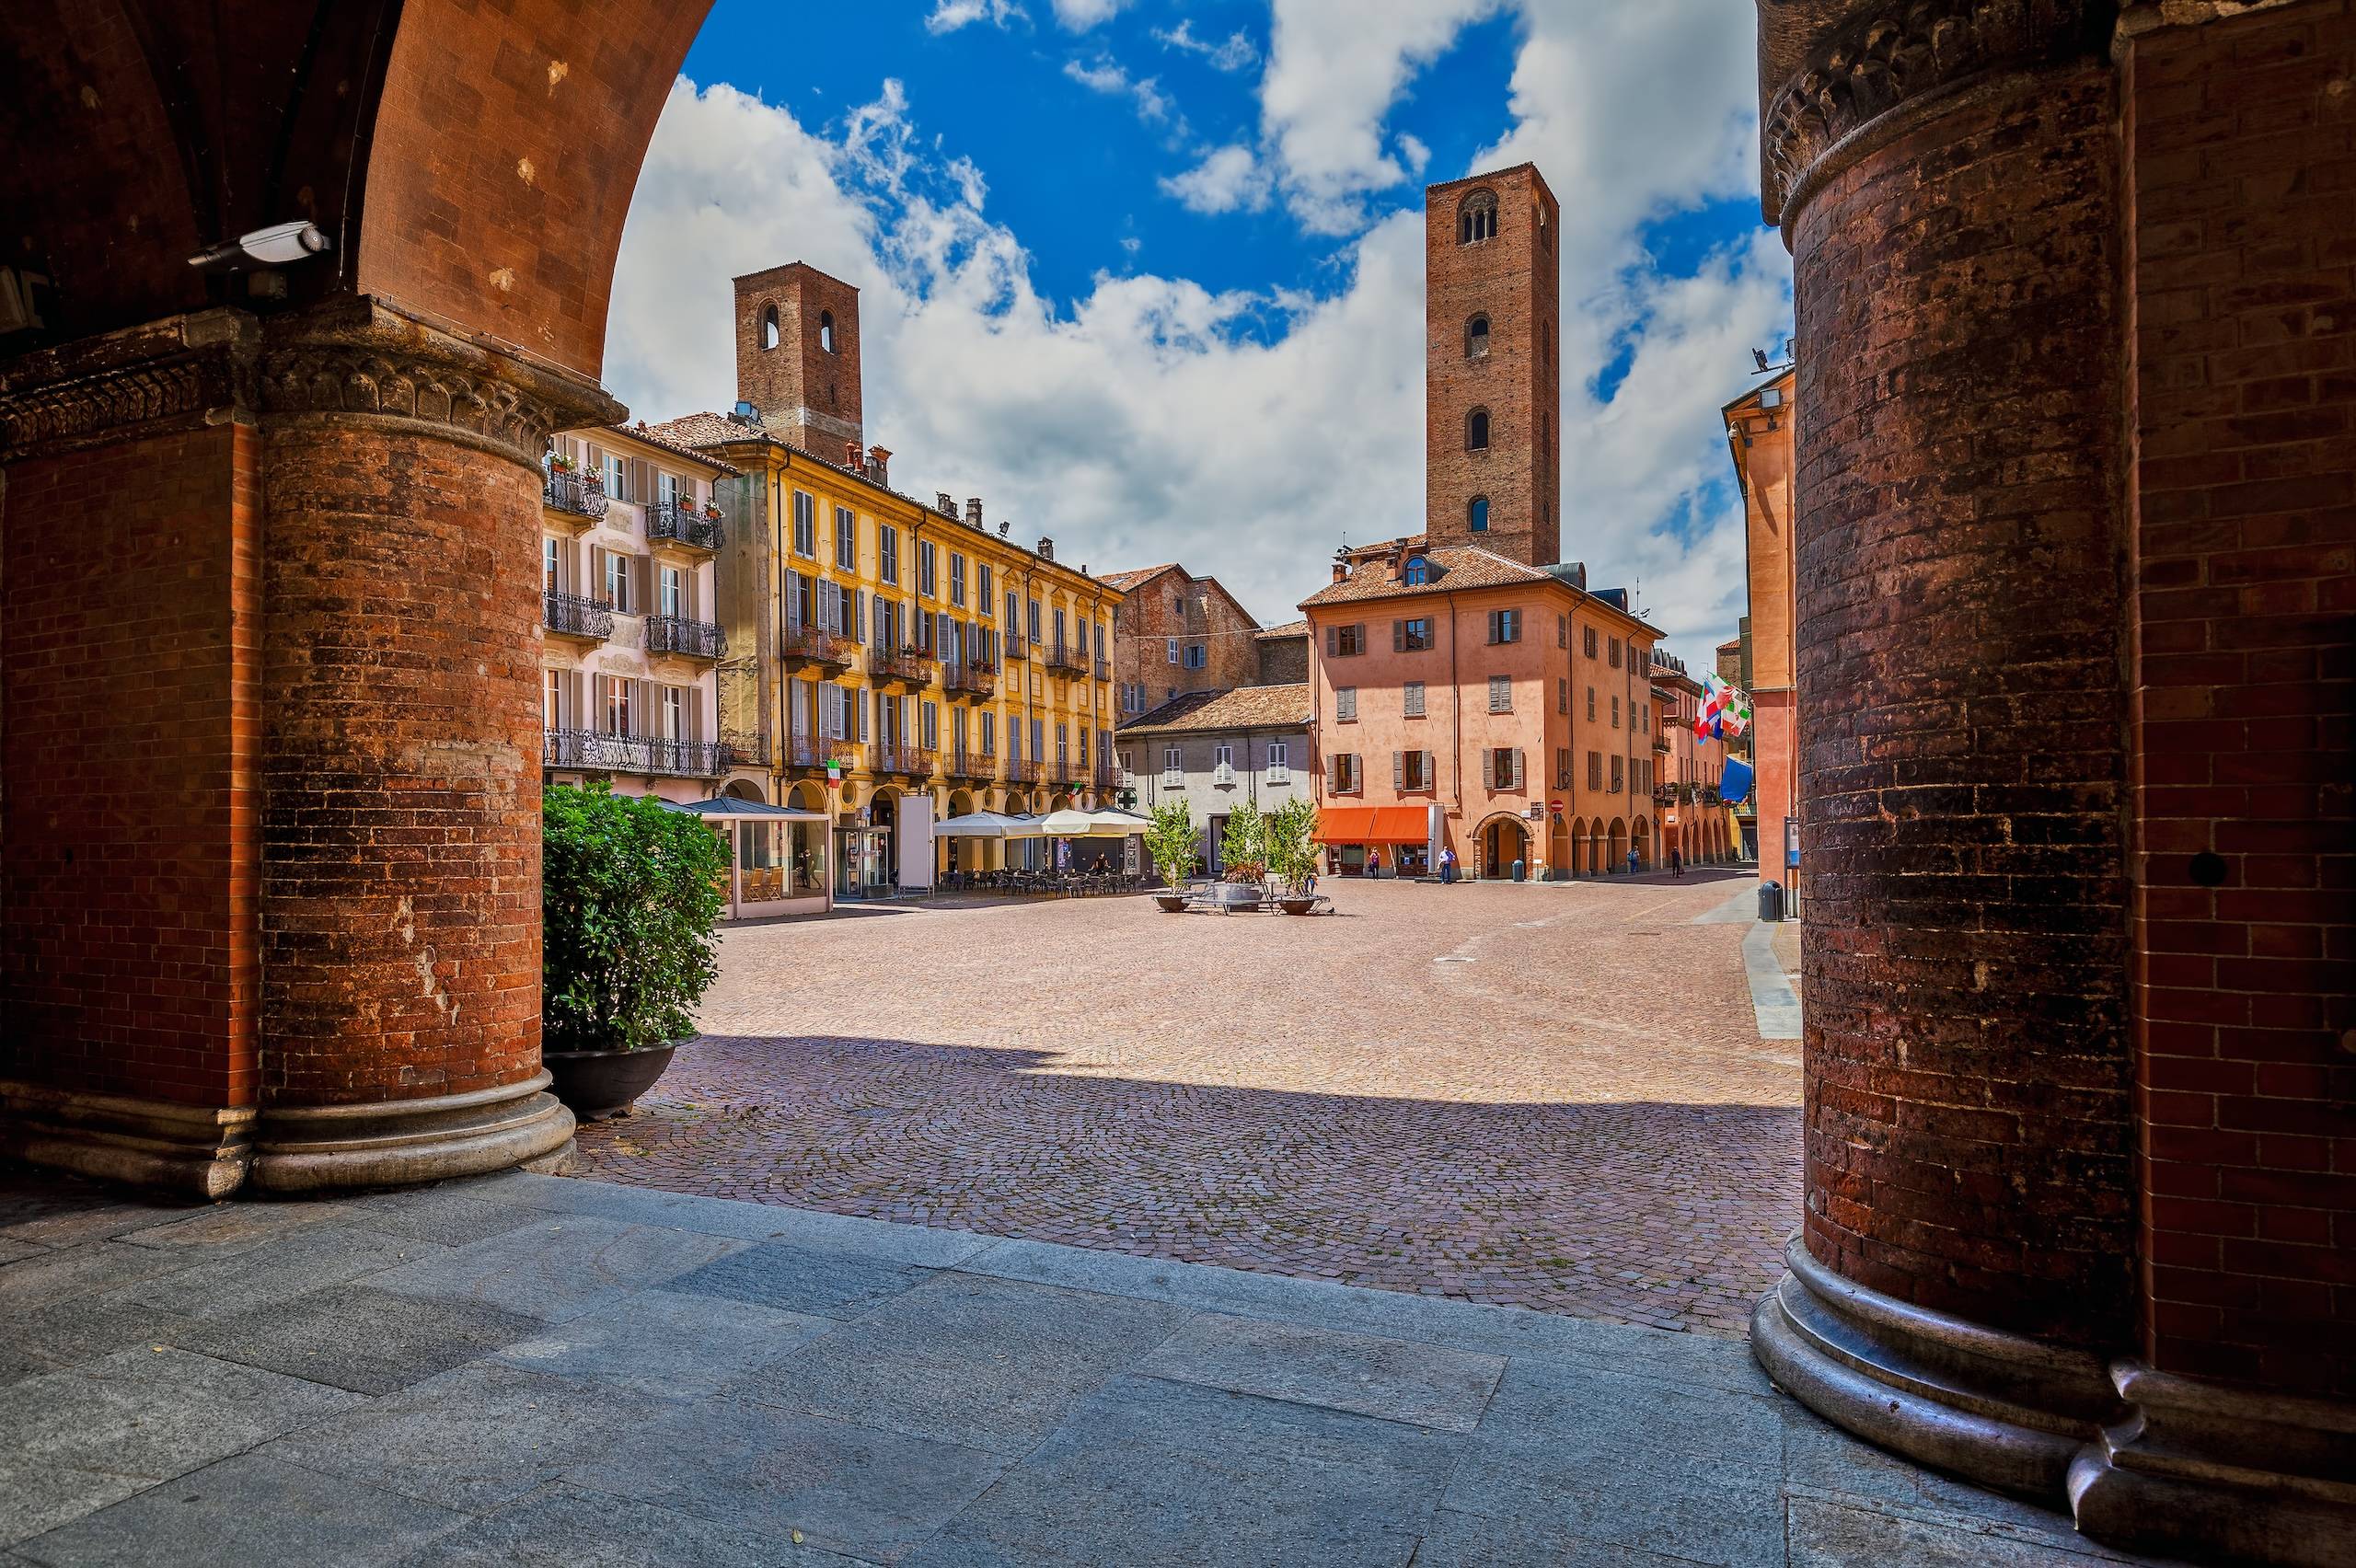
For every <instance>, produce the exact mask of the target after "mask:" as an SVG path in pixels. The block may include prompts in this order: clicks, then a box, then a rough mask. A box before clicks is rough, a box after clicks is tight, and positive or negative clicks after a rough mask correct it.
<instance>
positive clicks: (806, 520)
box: [793, 490, 818, 559]
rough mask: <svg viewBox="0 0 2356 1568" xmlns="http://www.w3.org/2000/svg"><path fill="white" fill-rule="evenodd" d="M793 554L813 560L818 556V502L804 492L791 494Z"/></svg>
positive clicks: (796, 491)
mask: <svg viewBox="0 0 2356 1568" xmlns="http://www.w3.org/2000/svg"><path fill="white" fill-rule="evenodd" d="M793 553H794V554H795V555H798V556H809V557H811V558H812V559H816V557H817V554H818V502H817V498H816V497H814V496H813V495H811V494H810V493H809V492H808V491H806V490H795V491H794V492H793Z"/></svg>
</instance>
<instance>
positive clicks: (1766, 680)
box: [1726, 369, 1800, 898]
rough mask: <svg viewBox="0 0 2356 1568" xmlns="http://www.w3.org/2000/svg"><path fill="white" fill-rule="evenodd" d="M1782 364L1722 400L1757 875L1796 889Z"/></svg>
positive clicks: (1787, 388)
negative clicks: (1740, 553)
mask: <svg viewBox="0 0 2356 1568" xmlns="http://www.w3.org/2000/svg"><path fill="white" fill-rule="evenodd" d="M1798 375H1799V373H1798V371H1797V370H1796V369H1786V370H1785V371H1784V373H1783V374H1782V375H1778V376H1776V377H1775V378H1774V379H1773V380H1772V381H1767V382H1763V383H1761V385H1759V386H1754V387H1752V388H1751V389H1750V391H1749V392H1746V393H1744V394H1743V395H1742V396H1741V397H1739V398H1736V399H1735V400H1734V401H1733V402H1731V403H1728V404H1727V406H1726V421H1727V448H1728V450H1729V451H1731V452H1732V453H1733V455H1734V469H1735V474H1736V476H1737V477H1738V478H1739V479H1740V481H1741V483H1742V502H1743V518H1744V535H1745V538H1746V541H1747V543H1746V546H1745V551H1744V554H1745V557H1746V559H1747V560H1748V562H1749V570H1750V619H1749V631H1748V636H1747V640H1748V642H1749V644H1750V678H1751V682H1752V684H1751V685H1750V686H1749V687H1748V688H1747V689H1748V690H1749V691H1750V716H1751V725H1750V755H1751V759H1752V762H1753V763H1754V765H1755V766H1756V767H1758V769H1759V778H1758V782H1757V784H1756V785H1755V786H1754V789H1755V790H1756V793H1757V797H1758V801H1759V817H1758V821H1759V874H1760V875H1761V877H1763V878H1766V879H1768V880H1770V881H1774V882H1782V883H1783V884H1784V890H1785V896H1786V897H1787V898H1796V897H1797V896H1798V894H1799V889H1800V840H1799V768H1798V761H1799V706H1798V696H1799V694H1798V690H1797V688H1796V686H1795V684H1794V680H1793V663H1792V632H1793V625H1794V608H1793V605H1794V600H1793V596H1792V517H1793V507H1792V502H1793V453H1792V422H1793V408H1792V393H1793V389H1794V387H1795V386H1796V384H1797V381H1798Z"/></svg>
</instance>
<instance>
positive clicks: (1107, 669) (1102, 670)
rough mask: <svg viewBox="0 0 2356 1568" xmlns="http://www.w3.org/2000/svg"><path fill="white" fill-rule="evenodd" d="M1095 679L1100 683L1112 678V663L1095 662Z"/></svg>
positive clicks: (1108, 661) (1107, 661)
mask: <svg viewBox="0 0 2356 1568" xmlns="http://www.w3.org/2000/svg"><path fill="white" fill-rule="evenodd" d="M1096 678H1097V679H1098V680H1100V681H1109V680H1111V679H1112V678H1113V662H1112V661H1111V660H1109V659H1099V660H1097V661H1096Z"/></svg>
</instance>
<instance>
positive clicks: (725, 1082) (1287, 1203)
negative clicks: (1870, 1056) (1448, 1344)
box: [581, 874, 1801, 1335]
mask: <svg viewBox="0 0 2356 1568" xmlns="http://www.w3.org/2000/svg"><path fill="white" fill-rule="evenodd" d="M1754 885H1755V884H1754V883H1753V882H1751V880H1750V879H1749V878H1748V877H1743V878H1732V877H1707V876H1703V875H1700V874H1696V875H1694V876H1691V877H1688V878H1687V879H1686V880H1685V881H1683V882H1673V881H1670V880H1669V879H1666V878H1662V879H1657V880H1656V879H1642V880H1638V881H1634V882H1629V881H1622V882H1605V883H1573V884H1553V885H1545V886H1535V885H1525V886H1511V885H1502V884H1484V885H1470V884H1468V885H1461V886H1458V887H1454V888H1440V887H1437V886H1427V885H1422V884H1415V883H1399V882H1382V883H1372V884H1369V883H1366V882H1330V883H1328V884H1326V885H1325V891H1326V892H1328V893H1330V894H1332V895H1333V897H1334V903H1335V905H1336V906H1337V909H1338V913H1337V915H1336V916H1335V917H1331V918H1318V919H1289V918H1284V917H1276V916H1232V917H1219V916H1212V915H1187V916H1171V915H1163V914H1161V912H1159V911H1158V910H1157V909H1156V908H1155V907H1154V905H1153V904H1152V902H1151V901H1150V900H1149V899H1145V898H1120V899H1084V900H1053V901H1045V902H1028V903H991V904H981V903H970V902H968V903H956V902H951V901H942V902H939V903H926V904H907V905H889V906H877V907H868V908H863V909H862V908H856V907H854V908H851V909H849V910H846V911H843V912H840V913H838V914H837V915H836V916H835V917H830V918H827V919H824V920H814V921H802V922H793V923H780V924H774V925H766V926H755V927H745V928H737V929H733V930H731V931H729V932H728V933H727V934H726V937H725V939H724V943H725V946H724V954H723V958H722V975H721V979H720V982H719V984H718V985H717V986H714V987H713V990H712V992H711V994H710V997H708V998H707V999H706V1005H705V1007H704V1009H703V1011H702V1016H701V1022H702V1024H703V1027H704V1029H705V1030H706V1032H707V1035H706V1037H705V1038H703V1039H701V1040H699V1041H697V1042H696V1043H694V1044H692V1045H691V1046H689V1047H687V1048H686V1049H683V1050H682V1051H681V1052H680V1053H679V1056H678V1058H677V1060H676V1063H675V1064H674V1065H673V1066H672V1068H671V1071H670V1073H669V1074H668V1075H667V1076H666V1077H665V1078H664V1081H663V1082H662V1084H661V1085H659V1086H658V1087H657V1088H656V1090H654V1091H653V1093H652V1094H651V1095H649V1096H648V1097H647V1098H646V1099H645V1100H642V1101H641V1102H640V1104H639V1108H638V1111H637V1113H636V1114H635V1115H634V1116H632V1117H630V1118H629V1119H627V1120H623V1121H618V1122H613V1123H607V1124H603V1125H601V1126H597V1127H592V1128H587V1129H584V1131H583V1136H582V1140H581V1142H582V1147H583V1153H584V1156H585V1158H586V1164H587V1166H588V1170H587V1171H586V1172H584V1173H587V1174H593V1175H595V1176H598V1177H602V1178H604V1179H606V1180H608V1181H613V1182H627V1183H630V1184H632V1185H637V1186H645V1187H659V1188H665V1189H670V1190H674V1191H678V1192H687V1193H700V1194H705V1195H710V1196H718V1197H729V1198H745V1199H752V1200H756V1201H758V1202H761V1203H767V1204H776V1205H795V1206H800V1207H804V1208H814V1209H822V1210H829V1211H833V1212H835V1213H838V1214H847V1215H859V1216H867V1217H871V1218H877V1219H889V1220H900V1221H906V1222H910V1223H915V1224H919V1225H928V1226H939V1227H949V1228H956V1229H962V1230H968V1231H976V1232H980V1233H983V1234H985V1235H991V1236H1003V1237H1020V1238H1025V1239H1034V1240H1041V1241H1054V1242H1062V1243H1067V1244H1070V1245H1074V1246H1079V1247H1086V1248H1093V1249H1100V1250H1109V1251H1118V1252H1126V1253H1131V1254H1135V1255H1139V1256H1144V1257H1152V1258H1168V1259H1180V1260H1184V1261H1186V1262H1202V1263H1216V1264H1223V1265H1226V1266H1229V1267H1234V1268H1243V1269H1252V1270H1258V1271H1262V1272H1267V1273H1276V1274H1293V1275H1305V1276H1313V1277H1319V1278H1323V1279H1327V1280H1333V1281H1338V1282H1341V1283H1344V1284H1348V1285H1356V1286H1375V1287H1379V1288H1382V1289H1386V1290H1394V1291H1409V1292H1415V1293H1420V1294H1423V1295H1426V1296H1443V1297H1456V1298H1461V1299H1465V1300H1471V1301H1475V1302H1485V1303H1493V1304H1503V1305H1512V1306H1522V1307H1531V1308H1537V1309H1542V1310H1545V1311H1549V1312H1555V1313H1562V1314H1567V1315H1570V1316H1574V1317H1581V1318H1592V1319H1600V1320H1610V1321H1618V1322H1631V1323H1640V1324H1646V1325H1650V1326H1652V1327H1656V1328H1663V1329H1681V1330H1695V1331H1700V1332H1707V1333H1715V1334H1729V1335H1732V1334H1739V1333H1740V1332H1743V1327H1744V1324H1745V1322H1746V1320H1747V1319H1748V1316H1749V1313H1750V1307H1751V1304H1752V1303H1753V1302H1754V1301H1755V1300H1756V1299H1757V1298H1758V1297H1759V1295H1760V1294H1761V1292H1762V1291H1764V1290H1765V1289H1767V1287H1768V1286H1770V1285H1771V1284H1773V1281H1774V1280H1775V1279H1776V1277H1777V1276H1778V1274H1780V1272H1781V1264H1780V1262H1779V1261H1778V1260H1779V1253H1780V1251H1781V1249H1782V1245H1783V1242H1784V1238H1785V1236H1787V1235H1788V1234H1789V1233H1790V1231H1791V1230H1792V1229H1793V1228H1795V1227H1796V1224H1797V1222H1798V1217H1799V1213H1800V1202H1801V1191H1800V1113H1799V1105H1800V1092H1801V1085H1800V1071H1799V1059H1798V1047H1797V1043H1796V1042H1789V1041H1777V1042H1773V1043H1768V1042H1762V1041H1761V1038H1760V1036H1759V1031H1758V1024H1757V1021H1756V1017H1755V1015H1754V1013H1753V1011H1752V1007H1751V999H1750V989H1749V986H1748V984H1747V982H1746V980H1745V977H1744V969H1743V958H1742V938H1743V936H1744V934H1745V932H1746V931H1747V930H1748V929H1749V928H1750V927H1749V923H1748V919H1747V911H1748V908H1749V900H1750V898H1751V896H1752V889H1753V887H1754ZM1737 901H1740V902H1737ZM1738 911H1740V912H1743V914H1744V917H1743V918H1735V916H1736V915H1737V913H1738Z"/></svg>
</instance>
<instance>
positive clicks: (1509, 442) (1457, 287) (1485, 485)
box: [1424, 164, 1562, 566]
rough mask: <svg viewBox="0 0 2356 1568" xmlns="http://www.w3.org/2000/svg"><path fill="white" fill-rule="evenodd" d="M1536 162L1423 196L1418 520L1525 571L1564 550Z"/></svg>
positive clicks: (1550, 293) (1556, 381)
mask: <svg viewBox="0 0 2356 1568" xmlns="http://www.w3.org/2000/svg"><path fill="white" fill-rule="evenodd" d="M1561 221H1562V213H1561V209H1560V208H1558V207H1557V206H1556V205H1555V203H1554V193H1553V191H1552V190H1548V189H1547V188H1546V180H1545V178H1544V177H1543V176H1542V175H1541V174H1540V173H1539V172H1538V168H1537V166H1536V165H1534V164H1519V165H1517V166H1515V167H1512V168H1503V169H1496V170H1494V171H1492V172H1490V173H1486V174H1480V175H1475V176H1473V177H1472V179H1459V180H1453V181H1451V182H1449V183H1448V184H1446V185H1434V186H1431V187H1428V188H1427V189H1426V190H1425V192H1424V260H1425V269H1426V271H1425V283H1424V328H1425V345H1424V525H1425V531H1426V534H1427V535H1428V536H1430V539H1431V542H1432V543H1433V544H1435V545H1478V546H1480V547H1482V548H1484V549H1489V550H1494V551H1496V553H1497V554H1499V555H1501V556H1505V557H1507V558H1508V559H1513V560H1518V561H1520V562H1523V563H1524V564H1526V565H1530V566H1551V565H1553V563H1554V561H1555V560H1556V559H1559V557H1560V556H1561V553H1562V525H1561V521H1560V519H1559V517H1558V515H1557V509H1558V508H1559V507H1560V505H1561V503H1562V502H1561V495H1562V432H1561V430H1560V429H1559V428H1558V426H1559V423H1560V419H1561V408H1562V383H1561V379H1560V373H1559V370H1558V368H1557V366H1558V362H1557V360H1556V357H1555V356H1556V346H1555V328H1556V324H1557V320H1558V313H1557V311H1556V308H1555V303H1556V299H1557V297H1558V294H1559V292H1560V291H1559V289H1558V286H1557V282H1556V279H1557V277H1558V275H1559V272H1560V269H1561V263H1560V260H1559V258H1558V255H1557V251H1556V244H1557V239H1556V230H1557V229H1558V228H1559V227H1560V226H1561Z"/></svg>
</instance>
